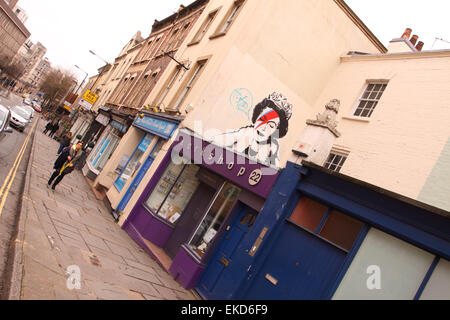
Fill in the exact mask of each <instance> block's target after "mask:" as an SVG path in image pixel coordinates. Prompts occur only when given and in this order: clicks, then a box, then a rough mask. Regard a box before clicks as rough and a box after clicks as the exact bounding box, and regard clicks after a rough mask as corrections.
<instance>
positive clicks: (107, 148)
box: [89, 126, 122, 173]
mask: <svg viewBox="0 0 450 320" xmlns="http://www.w3.org/2000/svg"><path fill="white" fill-rule="evenodd" d="M121 135H122V133H121V132H120V131H119V130H117V129H116V128H113V127H111V126H108V128H107V129H106V130H105V132H104V133H103V135H102V137H101V138H100V142H99V143H98V145H97V147H96V148H95V149H94V151H93V152H92V153H91V156H90V157H89V163H90V165H91V166H92V168H93V169H94V171H96V172H97V173H99V172H100V171H102V170H103V168H104V166H105V164H106V162H107V161H108V160H109V158H110V157H111V155H112V153H113V152H114V151H115V150H116V147H117V145H118V144H119V142H120V137H121Z"/></svg>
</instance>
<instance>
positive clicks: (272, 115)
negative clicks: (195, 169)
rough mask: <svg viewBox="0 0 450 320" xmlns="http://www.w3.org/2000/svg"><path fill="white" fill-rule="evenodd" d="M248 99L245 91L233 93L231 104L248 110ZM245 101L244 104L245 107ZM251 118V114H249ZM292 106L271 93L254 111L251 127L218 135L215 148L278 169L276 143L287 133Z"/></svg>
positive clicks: (278, 147)
mask: <svg viewBox="0 0 450 320" xmlns="http://www.w3.org/2000/svg"><path fill="white" fill-rule="evenodd" d="M244 97H247V98H248V96H247V95H246V94H245V92H244V91H240V92H239V93H238V92H235V98H234V100H232V101H238V102H239V101H240V102H241V103H242V105H243V106H244V105H246V106H248V105H249V104H248V100H245V99H244ZM244 101H247V102H246V103H245V104H244ZM248 114H249V115H250V110H249V111H248ZM291 117H292V104H290V103H289V102H288V100H287V98H286V97H285V96H284V95H283V94H281V93H277V92H274V93H272V94H270V95H269V96H268V97H267V98H265V99H264V100H263V101H261V102H260V103H258V104H257V105H256V106H255V107H254V108H253V115H252V117H251V122H252V123H251V124H250V125H248V126H246V127H242V128H240V129H238V130H235V131H230V132H227V133H225V134H221V135H217V136H216V137H215V138H214V144H216V145H220V146H222V147H225V148H231V149H233V150H234V151H235V152H238V153H241V154H244V155H246V156H247V157H248V158H250V159H254V160H256V161H258V162H261V163H264V164H268V165H272V166H276V167H279V162H280V160H279V152H280V144H279V140H280V139H282V138H284V137H285V136H286V135H287V133H288V130H289V120H290V119H291Z"/></svg>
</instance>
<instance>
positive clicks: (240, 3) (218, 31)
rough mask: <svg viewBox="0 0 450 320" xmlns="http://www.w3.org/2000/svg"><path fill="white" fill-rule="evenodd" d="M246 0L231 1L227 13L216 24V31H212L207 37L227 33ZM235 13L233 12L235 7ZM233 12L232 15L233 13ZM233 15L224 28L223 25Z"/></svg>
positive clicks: (215, 36) (211, 37)
mask: <svg viewBox="0 0 450 320" xmlns="http://www.w3.org/2000/svg"><path fill="white" fill-rule="evenodd" d="M245 2H246V0H235V1H233V4H232V5H231V7H230V9H228V11H227V13H226V14H225V16H224V17H223V19H222V21H221V22H220V24H219V25H218V26H217V28H216V31H214V33H213V35H211V36H210V37H209V39H215V38H218V37H221V36H224V35H226V34H227V33H228V31H229V30H230V29H231V27H232V26H233V24H234V23H235V22H236V20H237V19H238V17H239V15H240V14H241V12H242V9H243V8H244V5H245ZM238 6H239V7H238ZM236 8H237V10H236V13H235V9H236ZM233 14H234V15H233ZM231 17H233V20H231V22H230V23H229V24H228V26H227V28H226V29H224V26H225V25H226V24H227V23H228V22H229V21H230V18H231Z"/></svg>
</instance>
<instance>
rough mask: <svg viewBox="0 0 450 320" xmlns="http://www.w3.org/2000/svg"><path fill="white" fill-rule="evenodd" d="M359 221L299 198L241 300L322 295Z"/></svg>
mask: <svg viewBox="0 0 450 320" xmlns="http://www.w3.org/2000/svg"><path fill="white" fill-rule="evenodd" d="M363 230H364V223H363V222H361V221H358V220H356V219H354V218H352V217H350V216H348V215H346V214H344V213H342V212H339V211H337V210H335V209H334V208H331V207H328V206H326V205H324V204H321V203H319V202H316V201H314V200H312V199H308V198H305V197H303V198H301V199H300V201H299V202H298V204H297V207H296V208H295V209H294V211H293V212H292V214H291V216H290V217H289V218H288V219H286V220H284V221H283V222H282V226H281V230H280V232H279V236H278V238H276V239H274V243H273V244H272V245H271V246H270V247H271V248H272V249H271V250H270V254H269V255H267V259H266V260H265V261H264V262H263V264H262V265H261V268H260V269H259V271H258V272H257V274H256V275H255V277H254V279H253V280H252V281H251V283H250V284H249V285H250V287H249V289H248V290H247V291H246V292H245V293H244V294H242V293H241V294H242V295H243V296H240V297H239V298H240V299H245V300H247V299H251V300H326V299H329V298H330V297H331V296H332V293H333V292H332V291H333V290H334V289H333V288H334V285H335V283H336V281H337V279H338V276H339V274H340V272H341V270H342V268H343V266H344V263H345V261H346V259H347V256H348V253H349V252H350V251H351V250H352V247H353V246H354V244H355V242H356V241H357V238H358V236H359V235H360V234H364V231H363Z"/></svg>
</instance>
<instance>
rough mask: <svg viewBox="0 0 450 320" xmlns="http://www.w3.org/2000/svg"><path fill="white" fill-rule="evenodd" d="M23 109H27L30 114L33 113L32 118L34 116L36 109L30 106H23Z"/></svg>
mask: <svg viewBox="0 0 450 320" xmlns="http://www.w3.org/2000/svg"><path fill="white" fill-rule="evenodd" d="M21 108H22V109H25V110H26V111H27V112H28V113H29V114H31V118H34V109H33V107H30V106H22V107H21Z"/></svg>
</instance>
